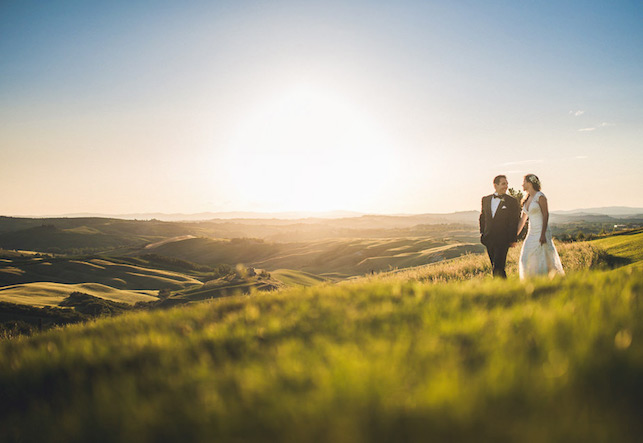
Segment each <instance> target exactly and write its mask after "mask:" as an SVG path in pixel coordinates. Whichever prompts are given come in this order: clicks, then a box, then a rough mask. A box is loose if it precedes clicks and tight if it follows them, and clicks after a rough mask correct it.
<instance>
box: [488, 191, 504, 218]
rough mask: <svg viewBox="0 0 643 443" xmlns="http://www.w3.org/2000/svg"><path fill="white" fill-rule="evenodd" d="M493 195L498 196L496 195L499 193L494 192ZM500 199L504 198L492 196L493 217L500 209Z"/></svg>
mask: <svg viewBox="0 0 643 443" xmlns="http://www.w3.org/2000/svg"><path fill="white" fill-rule="evenodd" d="M493 195H494V196H496V195H498V193H497V192H494V193H493ZM500 200H502V198H493V197H491V217H495V216H496V211H497V210H498V207H499V206H500Z"/></svg>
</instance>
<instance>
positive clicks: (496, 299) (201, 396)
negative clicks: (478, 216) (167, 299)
mask: <svg viewBox="0 0 643 443" xmlns="http://www.w3.org/2000/svg"><path fill="white" fill-rule="evenodd" d="M601 242H603V243H605V244H604V245H603V246H604V247H605V248H606V249H600V248H599V246H600V245H601ZM642 247H643V233H640V232H639V233H630V234H629V235H623V236H614V237H608V238H604V239H601V240H598V241H597V242H585V243H583V242H580V243H576V244H570V245H564V247H561V256H562V258H564V260H565V263H566V269H567V270H568V275H567V276H566V277H564V278H556V279H553V280H551V279H548V278H541V279H533V280H529V281H527V282H520V281H519V280H518V279H517V278H516V277H515V274H514V276H513V277H512V278H510V279H508V280H506V281H503V280H500V281H499V280H493V279H491V278H489V277H484V276H482V275H481V272H484V269H483V270H482V271H481V272H478V273H477V274H475V275H474V278H472V279H468V278H467V277H465V278H467V280H466V281H462V279H461V278H460V279H459V278H458V275H464V276H466V275H468V274H467V273H468V272H470V271H471V270H473V269H479V265H481V266H484V263H485V261H484V260H483V259H484V257H483V256H481V255H472V256H466V257H458V258H455V259H453V260H450V261H445V262H440V263H437V264H433V265H426V266H422V267H418V268H415V269H412V270H405V271H399V272H397V273H382V274H376V275H373V276H369V277H362V278H360V279H357V280H354V281H347V282H342V283H337V284H322V285H316V286H312V287H298V288H291V289H286V290H279V291H275V292H271V293H263V294H262V293H258V292H254V293H251V294H250V295H249V296H241V297H227V298H221V299H217V300H216V301H214V302H205V303H199V304H194V305H192V306H188V307H179V308H175V309H170V310H163V311H156V312H144V313H132V314H125V315H122V316H119V317H116V318H111V319H107V320H98V321H96V322H92V323H88V324H84V325H74V326H69V327H65V328H62V329H58V330H52V331H49V332H47V333H43V334H39V335H36V336H34V337H31V338H22V339H14V340H8V341H7V340H5V341H2V342H0V392H3V401H2V402H0V440H7V441H20V440H22V441H33V440H38V439H39V438H42V435H55V436H56V438H57V439H59V440H60V441H70V440H74V441H91V440H96V439H99V440H101V441H124V440H136V441H141V442H152V441H159V440H169V441H171V440H181V441H194V442H206V441H249V442H250V441H252V442H254V441H257V442H258V441H271V442H275V441H311V440H313V441H318V442H351V443H352V442H380V441H381V442H388V441H400V440H403V441H410V442H414V441H417V442H423V441H429V440H431V441H479V442H498V441H522V442H528V443H529V442H544V441H584V442H603V441H619V442H636V441H639V439H640V435H642V433H643V426H642V425H641V421H640V415H641V405H640V398H641V396H643V385H642V384H641V382H640V374H641V373H642V372H643V327H642V326H641V322H640V318H641V316H642V315H643V304H641V303H640V297H641V294H642V293H641V288H643V273H642V272H641V267H640V263H641V259H640V257H639V254H640V252H639V251H640V250H641V249H642ZM514 251H515V249H514ZM618 254H620V255H618ZM588 257H589V258H588ZM614 258H618V259H619V260H617V261H616V262H614V261H613V259H614ZM514 260H515V259H514ZM624 261H627V263H629V264H628V265H627V266H623V267H618V268H617V269H611V268H610V266H611V265H610V263H612V264H613V263H623V262H624ZM449 272H450V273H451V274H450V275H452V276H453V279H452V280H450V281H447V280H443V278H444V275H446V274H445V273H449ZM442 281H446V282H442ZM436 282H437V283H436Z"/></svg>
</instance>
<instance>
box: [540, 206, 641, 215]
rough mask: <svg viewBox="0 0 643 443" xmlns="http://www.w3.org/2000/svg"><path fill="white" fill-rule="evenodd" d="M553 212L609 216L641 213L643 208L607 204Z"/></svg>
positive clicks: (554, 212)
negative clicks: (605, 205)
mask: <svg viewBox="0 0 643 443" xmlns="http://www.w3.org/2000/svg"><path fill="white" fill-rule="evenodd" d="M552 213H553V214H560V215H609V216H612V217H614V216H623V215H641V214H643V208H631V207H629V206H607V207H602V208H583V209H572V210H569V211H552Z"/></svg>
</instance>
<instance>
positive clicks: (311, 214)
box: [14, 206, 643, 222]
mask: <svg viewBox="0 0 643 443" xmlns="http://www.w3.org/2000/svg"><path fill="white" fill-rule="evenodd" d="M478 213H479V211H478V210H469V211H456V212H450V213H422V214H402V213H400V214H365V213H362V212H356V211H341V210H338V211H320V212H315V211H302V212H295V211H290V212H253V211H230V212H198V213H194V214H183V213H169V214H168V213H163V212H141V213H130V214H102V213H70V214H62V215H42V216H40V215H31V216H14V217H25V218H96V217H98V218H116V219H122V220H153V219H154V220H159V221H207V220H305V219H342V218H360V217H366V218H380V217H381V218H388V217H391V218H409V219H431V220H432V221H435V220H436V219H443V220H445V221H448V222H471V221H477V218H476V217H477V216H476V215H475V214H478ZM552 214H556V215H573V216H587V215H603V216H605V215H607V216H610V217H619V216H620V217H626V216H632V215H637V216H638V215H641V216H643V208H635V207H629V206H606V207H597V208H581V209H571V210H560V211H552Z"/></svg>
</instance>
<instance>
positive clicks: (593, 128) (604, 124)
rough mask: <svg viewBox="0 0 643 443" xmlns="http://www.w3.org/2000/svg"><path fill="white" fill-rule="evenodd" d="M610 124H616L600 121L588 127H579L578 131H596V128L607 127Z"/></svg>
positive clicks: (610, 125) (614, 124)
mask: <svg viewBox="0 0 643 443" xmlns="http://www.w3.org/2000/svg"><path fill="white" fill-rule="evenodd" d="M612 126H616V123H609V122H602V123H601V124H599V125H596V126H590V127H589V128H582V129H579V130H578V132H587V131H596V130H597V129H602V128H609V127H612Z"/></svg>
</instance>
